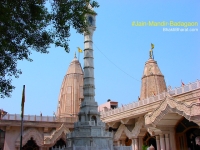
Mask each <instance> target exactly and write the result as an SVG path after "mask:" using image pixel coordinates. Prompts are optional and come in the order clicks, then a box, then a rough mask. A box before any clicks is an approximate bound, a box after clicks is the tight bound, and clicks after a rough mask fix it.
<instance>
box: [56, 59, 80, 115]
mask: <svg viewBox="0 0 200 150" xmlns="http://www.w3.org/2000/svg"><path fill="white" fill-rule="evenodd" d="M82 99H83V70H82V67H81V64H80V63H79V61H78V59H77V58H76V56H75V57H74V59H73V60H72V62H71V63H70V65H69V68H68V70H67V73H66V75H65V76H64V79H63V82H62V86H61V89H60V94H59V98H58V108H57V114H56V116H57V117H58V118H63V117H77V114H78V112H79V110H80V104H81V100H82Z"/></svg>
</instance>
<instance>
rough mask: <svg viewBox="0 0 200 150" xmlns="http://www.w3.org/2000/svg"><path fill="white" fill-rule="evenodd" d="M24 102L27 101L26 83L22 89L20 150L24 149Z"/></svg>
mask: <svg viewBox="0 0 200 150" xmlns="http://www.w3.org/2000/svg"><path fill="white" fill-rule="evenodd" d="M24 102H25V85H24V86H23V91H22V103H21V137H20V150H22V135H23V118H24Z"/></svg>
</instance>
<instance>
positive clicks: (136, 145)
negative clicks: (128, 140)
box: [134, 138, 139, 150]
mask: <svg viewBox="0 0 200 150" xmlns="http://www.w3.org/2000/svg"><path fill="white" fill-rule="evenodd" d="M134 143H135V150H139V146H138V138H135V139H134Z"/></svg>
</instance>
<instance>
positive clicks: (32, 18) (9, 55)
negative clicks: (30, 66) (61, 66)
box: [0, 0, 98, 98]
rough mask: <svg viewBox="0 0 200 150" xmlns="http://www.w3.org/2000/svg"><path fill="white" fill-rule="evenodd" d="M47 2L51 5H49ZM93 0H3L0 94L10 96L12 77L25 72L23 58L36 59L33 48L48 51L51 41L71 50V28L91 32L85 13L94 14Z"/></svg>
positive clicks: (2, 96)
mask: <svg viewBox="0 0 200 150" xmlns="http://www.w3.org/2000/svg"><path fill="white" fill-rule="evenodd" d="M47 2H50V4H51V7H50V8H47V4H46V3H47ZM88 4H90V5H91V6H92V7H93V8H95V7H98V3H97V2H96V1H91V0H1V1H0V88H1V89H0V95H1V98H4V97H10V96H11V92H12V91H13V89H14V88H15V87H14V86H13V85H12V78H13V77H15V78H18V77H19V75H20V74H21V73H22V72H21V70H20V69H18V68H17V62H18V61H19V60H28V61H32V59H31V58H30V55H31V52H32V51H37V52H40V53H48V48H49V45H50V44H55V46H60V47H63V48H64V49H65V51H66V52H69V45H68V40H69V37H70V28H71V27H73V28H74V29H76V31H77V32H78V33H81V34H82V33H83V32H87V21H86V18H85V14H93V13H94V12H93V11H92V10H91V9H89V7H88Z"/></svg>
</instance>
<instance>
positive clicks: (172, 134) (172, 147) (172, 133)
mask: <svg viewBox="0 0 200 150" xmlns="http://www.w3.org/2000/svg"><path fill="white" fill-rule="evenodd" d="M169 140H170V150H176V138H175V130H174V128H171V129H170V138H169Z"/></svg>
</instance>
